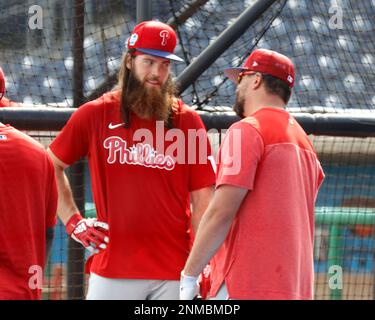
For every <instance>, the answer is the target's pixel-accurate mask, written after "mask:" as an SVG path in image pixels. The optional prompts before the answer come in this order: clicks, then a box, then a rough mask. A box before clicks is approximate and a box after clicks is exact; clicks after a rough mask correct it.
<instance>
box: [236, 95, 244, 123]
mask: <svg viewBox="0 0 375 320" xmlns="http://www.w3.org/2000/svg"><path fill="white" fill-rule="evenodd" d="M244 106H245V99H243V98H240V97H239V96H238V95H237V97H236V102H235V104H234V106H233V111H234V112H235V113H236V115H238V116H239V117H240V118H244V117H245V116H244V111H245V108H244Z"/></svg>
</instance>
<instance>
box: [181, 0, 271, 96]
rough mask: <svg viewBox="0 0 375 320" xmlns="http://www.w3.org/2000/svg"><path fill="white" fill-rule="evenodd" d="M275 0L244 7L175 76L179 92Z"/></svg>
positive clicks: (262, 1)
mask: <svg viewBox="0 0 375 320" xmlns="http://www.w3.org/2000/svg"><path fill="white" fill-rule="evenodd" d="M274 2H275V0H258V1H257V2H256V3H254V4H253V5H252V6H251V7H249V8H248V9H246V10H245V11H244V12H243V13H242V14H241V15H240V16H239V17H238V18H237V19H236V21H235V22H234V23H233V24H232V25H231V26H229V27H228V28H227V29H225V30H224V31H223V32H222V33H221V35H220V36H219V37H218V38H217V39H216V40H215V42H213V43H212V44H211V45H209V46H208V47H207V48H206V49H205V50H204V51H203V52H202V53H201V54H200V55H199V56H198V57H197V58H196V59H195V60H194V62H193V63H191V64H190V65H189V66H188V67H187V68H186V69H185V70H184V71H183V72H182V73H181V74H180V75H179V76H178V78H177V83H179V88H180V94H181V93H182V92H184V91H185V90H186V89H187V88H188V87H189V86H190V85H191V84H192V83H193V82H194V81H195V80H196V79H197V78H198V77H199V76H200V75H201V74H202V73H203V72H204V71H205V70H207V68H208V67H209V66H210V65H211V64H212V63H213V62H214V61H215V60H216V59H217V58H218V57H220V55H221V54H222V53H223V52H224V51H225V50H227V49H228V47H230V46H231V45H232V44H233V43H234V42H235V41H236V40H237V39H238V38H239V37H240V36H241V35H242V34H243V33H244V32H245V31H246V30H247V29H248V28H249V27H250V26H251V25H252V24H253V23H254V22H255V21H256V20H257V19H258V18H259V17H260V16H261V15H262V14H263V13H264V12H265V11H266V10H267V9H268V8H269V7H270V6H271V5H272V4H273V3H274Z"/></svg>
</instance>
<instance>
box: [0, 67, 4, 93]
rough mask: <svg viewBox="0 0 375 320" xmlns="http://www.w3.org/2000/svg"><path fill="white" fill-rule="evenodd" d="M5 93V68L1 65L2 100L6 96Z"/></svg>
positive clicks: (0, 85) (0, 88)
mask: <svg viewBox="0 0 375 320" xmlns="http://www.w3.org/2000/svg"><path fill="white" fill-rule="evenodd" d="M4 94H5V76H4V72H3V69H1V67H0V100H1V99H2V98H3V97H4Z"/></svg>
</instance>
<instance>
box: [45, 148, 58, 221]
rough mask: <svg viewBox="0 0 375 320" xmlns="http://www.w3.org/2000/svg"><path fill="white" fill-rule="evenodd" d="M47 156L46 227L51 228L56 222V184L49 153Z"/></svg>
mask: <svg viewBox="0 0 375 320" xmlns="http://www.w3.org/2000/svg"><path fill="white" fill-rule="evenodd" d="M46 158H47V167H46V169H47V173H46V181H47V183H46V188H48V189H47V190H46V227H47V228H52V227H53V226H54V225H55V224H56V222H57V185H56V179H55V169H54V167H53V163H52V160H51V158H50V157H49V155H48V154H47V153H46Z"/></svg>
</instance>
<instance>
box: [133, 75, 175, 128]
mask: <svg viewBox="0 0 375 320" xmlns="http://www.w3.org/2000/svg"><path fill="white" fill-rule="evenodd" d="M169 81H170V80H169V79H168V80H167V82H166V83H165V84H164V85H163V86H162V87H161V88H160V89H159V88H149V87H146V86H145V84H144V81H143V82H141V81H139V80H138V79H137V78H136V76H135V75H134V74H133V73H131V74H130V77H129V84H128V90H127V101H128V105H129V106H130V109H131V110H132V111H133V112H134V113H135V114H136V115H138V117H140V118H142V119H149V120H158V121H167V120H168V117H169V114H170V112H171V107H172V97H171V95H170V94H169V92H168V86H169V85H170V83H169Z"/></svg>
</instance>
